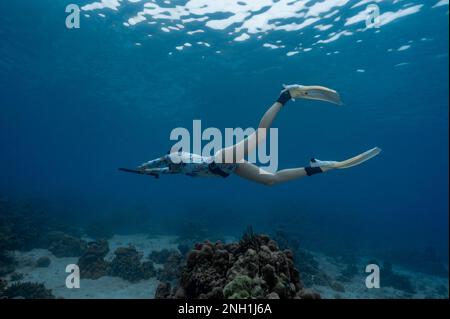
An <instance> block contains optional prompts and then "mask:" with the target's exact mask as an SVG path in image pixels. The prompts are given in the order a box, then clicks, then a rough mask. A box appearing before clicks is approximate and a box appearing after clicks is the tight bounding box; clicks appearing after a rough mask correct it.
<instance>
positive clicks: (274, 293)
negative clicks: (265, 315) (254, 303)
mask: <svg viewBox="0 0 450 319" xmlns="http://www.w3.org/2000/svg"><path fill="white" fill-rule="evenodd" d="M267 299H280V296H278V294H277V293H276V292H271V293H270V294H268V295H267Z"/></svg>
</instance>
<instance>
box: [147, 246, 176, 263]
mask: <svg viewBox="0 0 450 319" xmlns="http://www.w3.org/2000/svg"><path fill="white" fill-rule="evenodd" d="M173 253H178V252H177V251H176V250H174V249H170V250H169V249H167V248H165V249H163V250H160V251H156V250H154V251H152V252H151V253H150V255H149V256H148V259H149V260H151V261H153V262H154V263H156V264H164V263H165V262H167V259H168V258H169V257H170V256H171V255H172V254H173Z"/></svg>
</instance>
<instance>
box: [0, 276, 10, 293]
mask: <svg viewBox="0 0 450 319" xmlns="http://www.w3.org/2000/svg"><path fill="white" fill-rule="evenodd" d="M7 286H8V282H7V281H6V280H4V279H1V278H0V297H1V296H2V294H3V291H4V290H5V289H6V287H7Z"/></svg>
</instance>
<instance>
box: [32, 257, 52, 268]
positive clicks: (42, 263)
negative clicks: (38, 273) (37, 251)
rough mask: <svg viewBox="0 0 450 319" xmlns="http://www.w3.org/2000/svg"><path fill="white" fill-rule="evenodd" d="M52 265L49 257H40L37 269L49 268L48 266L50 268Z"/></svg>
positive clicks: (36, 265)
mask: <svg viewBox="0 0 450 319" xmlns="http://www.w3.org/2000/svg"><path fill="white" fill-rule="evenodd" d="M50 264H51V260H50V258H48V257H47V256H42V257H39V259H38V260H36V263H35V267H38V268H47V267H48V266H50Z"/></svg>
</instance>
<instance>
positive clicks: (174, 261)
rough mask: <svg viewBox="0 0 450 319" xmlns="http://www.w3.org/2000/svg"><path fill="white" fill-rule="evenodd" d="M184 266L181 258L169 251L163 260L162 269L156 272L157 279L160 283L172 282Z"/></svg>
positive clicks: (177, 253) (173, 251)
mask: <svg viewBox="0 0 450 319" xmlns="http://www.w3.org/2000/svg"><path fill="white" fill-rule="evenodd" d="M183 265H184V258H183V256H182V255H181V254H180V253H179V252H178V251H176V250H173V249H172V250H169V255H168V256H167V257H166V258H165V259H164V267H163V269H161V270H159V271H158V274H157V278H158V280H161V281H174V280H176V279H178V277H179V276H180V273H181V270H182V268H183Z"/></svg>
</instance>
